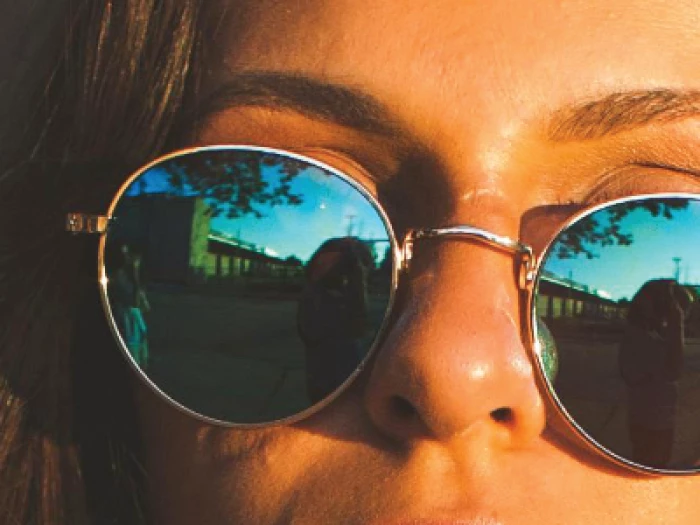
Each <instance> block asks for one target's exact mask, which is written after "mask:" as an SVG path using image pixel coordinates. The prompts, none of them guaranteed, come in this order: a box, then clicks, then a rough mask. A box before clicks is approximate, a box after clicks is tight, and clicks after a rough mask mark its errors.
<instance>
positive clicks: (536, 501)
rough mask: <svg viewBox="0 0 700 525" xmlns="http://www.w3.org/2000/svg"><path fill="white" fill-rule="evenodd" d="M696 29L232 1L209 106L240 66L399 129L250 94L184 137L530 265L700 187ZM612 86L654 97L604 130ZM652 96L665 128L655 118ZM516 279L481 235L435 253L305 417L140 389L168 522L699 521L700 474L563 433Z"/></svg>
mask: <svg viewBox="0 0 700 525" xmlns="http://www.w3.org/2000/svg"><path fill="white" fill-rule="evenodd" d="M241 16H242V18H240V20H243V21H244V23H239V22H238V20H239V19H237V18H236V17H241ZM699 16H700V6H698V5H697V3H696V2H691V1H682V2H673V3H672V4H669V3H667V2H663V1H661V0H652V1H648V0H645V1H642V0H637V1H634V0H618V1H615V2H612V3H611V2H603V1H602V0H591V1H588V2H561V1H555V0H543V1H538V2H530V1H521V2H512V1H506V0H495V1H490V2H471V1H467V2H465V1H464V0H441V1H437V2H435V1H430V2H429V1H427V0H426V1H423V0H419V1H415V2H410V3H406V2H400V1H398V0H397V1H385V2H375V3H367V4H365V5H363V6H362V7H361V8H360V7H358V4H357V2H352V1H350V0H337V1H335V0H334V1H333V2H330V1H325V2H324V1H321V0H309V1H305V2H295V3H292V4H289V3H286V2H279V1H273V0H262V1H257V2H250V4H249V5H248V6H247V7H246V8H243V9H242V10H241V8H240V7H239V6H237V5H236V6H234V5H231V7H230V10H229V12H228V17H229V18H225V19H224V20H223V21H222V23H221V25H220V28H221V29H220V31H219V33H218V35H217V38H216V40H215V41H214V42H213V44H214V45H212V46H211V48H212V49H213V50H215V51H216V52H215V53H213V54H214V57H213V58H212V64H211V65H210V68H209V69H210V70H211V75H210V77H209V78H208V79H207V84H206V89H207V91H208V92H214V91H216V89H217V88H219V87H220V86H221V83H222V82H224V81H225V79H227V78H228V79H230V78H231V75H235V74H240V73H242V72H246V73H255V74H259V73H263V72H264V73H266V74H267V73H270V74H284V75H295V76H301V77H308V78H309V79H311V80H312V81H313V82H320V83H325V84H331V85H335V86H345V87H347V88H348V89H352V90H359V91H360V92H362V93H364V94H367V95H368V96H369V97H371V99H372V100H375V101H376V102H377V103H378V105H379V106H380V107H381V108H383V110H385V111H386V112H387V113H388V116H389V117H390V121H391V126H389V128H390V129H387V130H381V129H367V128H366V127H365V128H363V129H357V128H353V127H352V124H348V123H347V122H345V123H344V122H337V121H335V120H334V119H332V118H330V117H329V116H328V114H325V116H319V115H314V112H313V111H307V110H301V109H300V108H296V109H295V108H294V107H293V105H291V104H288V103H284V104H280V103H279V99H278V100H277V101H276V102H275V101H270V99H269V98H265V97H264V96H259V97H257V98H254V99H248V100H240V101H239V102H235V101H233V99H231V100H229V101H228V103H233V104H236V105H235V106H227V107H217V108H216V111H214V112H213V113H211V114H209V115H208V117H207V118H206V119H205V120H204V121H203V122H202V123H201V127H200V129H199V133H198V134H197V136H196V137H194V138H192V140H191V143H194V144H220V143H229V144H234V143H240V144H244V143H247V144H259V145H263V146H272V147H280V148H285V149H291V150H296V151H299V150H304V149H307V148H325V149H327V150H329V151H331V152H333V153H332V154H331V155H329V156H328V158H327V159H322V160H325V161H326V162H328V163H330V164H332V165H333V166H335V167H337V168H338V169H341V170H349V171H350V172H351V173H353V176H355V175H356V176H357V178H358V180H360V181H361V182H362V183H363V184H366V185H367V186H368V187H369V189H370V191H372V192H373V193H376V194H377V195H378V198H379V200H380V201H382V203H383V205H385V206H386V207H387V209H388V210H389V214H390V217H391V219H392V221H393V222H394V223H395V226H396V228H397V232H398V233H399V235H400V232H401V231H402V229H405V228H408V227H416V226H418V227H435V226H440V225H445V224H470V225H474V226H477V227H480V228H484V229H488V230H490V231H493V232H496V233H498V234H500V235H506V236H509V237H511V238H517V239H520V240H521V241H522V242H526V243H528V244H530V245H532V246H533V247H534V248H535V250H536V251H538V250H541V249H542V248H543V247H544V245H545V244H546V242H547V241H548V239H549V238H550V237H551V235H552V234H553V233H554V232H555V231H556V229H557V228H558V227H559V226H560V225H561V224H562V223H563V222H564V221H565V220H566V219H567V218H568V217H569V216H571V214H573V213H575V212H576V211H577V210H579V209H581V208H582V207H583V206H585V205H586V204H590V203H595V202H600V201H603V200H606V199H611V198H616V197H622V196H624V195H629V194H633V193H650V192H657V191H686V192H694V193H700V180H699V179H698V178H697V174H698V173H700V147H698V146H700V133H699V132H700V128H699V121H698V112H697V110H696V106H697V100H698V95H697V93H698V92H700V67H698V64H699V62H698V59H697V57H698V56H700V26H698V24H696V23H694V22H693V21H696V20H697V19H698V17H699ZM620 93H628V94H631V95H628V96H627V99H626V100H627V101H628V102H629V100H630V97H631V99H634V97H635V96H638V95H639V94H640V93H646V94H647V97H651V98H648V99H647V102H649V100H651V106H649V105H647V106H644V105H643V104H642V105H637V106H635V111H636V113H635V115H642V116H639V118H635V119H632V120H631V121H630V122H627V123H625V124H624V125H620V126H617V128H615V129H614V130H613V129H611V128H610V123H609V122H608V123H606V126H607V128H606V129H602V128H600V127H599V128H596V129H595V130H593V128H591V125H590V122H583V123H582V121H581V119H580V118H578V119H574V120H573V121H572V120H570V119H571V115H572V108H573V110H575V109H579V110H580V109H581V108H584V107H586V105H587V104H590V103H591V101H594V100H596V101H603V103H604V102H605V101H608V102H609V101H610V100H619V97H620V96H621V95H620ZM654 93H656V95H654ZM671 93H674V94H677V96H672V95H670V94H671ZM611 97H612V98H611ZM615 97H617V98H615ZM654 97H656V98H654ZM664 97H665V98H664ZM662 99H663V100H665V101H666V102H667V103H668V104H667V105H668V108H667V109H668V111H667V112H666V113H664V116H653V115H651V113H653V111H652V112H651V113H650V112H649V111H646V113H645V107H646V110H648V109H649V107H652V106H653V107H654V108H658V105H659V104H660V103H661V102H660V101H662ZM681 103H682V104H681ZM601 107H603V106H598V108H597V109H600V108H601ZM579 117H580V114H579ZM616 118H618V122H619V119H620V118H622V117H620V116H619V115H618V116H617V117H616ZM567 119H568V120H567ZM553 123H554V124H553ZM567 123H568V124H567ZM566 125H568V129H567V130H564V128H563V127H562V126H564V127H566ZM574 132H576V133H574ZM393 139H395V140H393ZM344 159H345V160H344ZM358 166H359V168H358ZM512 268H513V262H512V259H511V258H510V257H509V256H508V255H506V254H503V253H501V252H498V251H493V250H489V249H485V248H484V247H483V246H482V245H479V244H468V243H456V242H452V241H442V240H440V241H432V240H431V241H426V242H425V243H423V244H422V245H421V246H420V248H419V249H417V250H416V253H415V260H414V264H413V266H412V270H411V274H410V275H409V276H408V277H407V278H406V279H405V280H404V282H403V283H402V289H401V290H400V294H399V300H398V304H397V306H396V308H395V311H394V315H393V318H392V324H391V326H390V329H389V330H388V332H387V334H386V337H385V339H384V341H383V343H382V345H381V347H380V349H379V352H378V353H377V354H376V356H375V359H374V361H373V363H372V366H371V367H369V369H368V370H367V371H366V372H365V373H363V374H362V375H361V376H360V377H359V378H358V380H357V381H356V382H355V383H354V384H353V385H352V387H351V388H350V389H348V390H347V391H346V392H345V393H344V394H343V395H342V396H341V397H339V398H338V399H337V400H336V401H334V402H333V403H332V404H330V405H329V406H327V407H326V408H325V409H323V410H322V411H320V412H318V413H316V414H315V415H313V416H312V417H310V418H308V419H306V420H303V421H301V422H299V423H297V424H294V425H288V426H283V427H272V428H268V429H263V430H258V431H240V430H231V429H223V428H218V427H214V426H208V425H205V424H203V423H200V422H197V421H195V420H194V419H192V418H189V417H187V416H185V415H183V414H180V413H179V412H177V411H175V410H174V409H172V408H169V407H167V406H166V405H164V404H163V402H162V401H160V400H158V399H156V398H155V396H154V395H152V394H151V393H149V392H147V391H146V390H145V389H144V388H142V387H137V396H138V399H139V406H140V407H141V419H142V421H143V427H144V437H145V442H146V449H147V450H146V451H147V457H148V464H147V469H148V472H149V479H150V480H151V494H152V504H153V509H154V513H155V515H156V517H157V520H158V523H163V524H168V525H180V524H190V523H199V524H212V525H213V524H217V525H218V524H224V525H225V524H240V523H255V524H261V525H263V524H280V525H281V524H319V523H324V524H325V523H342V524H349V525H360V524H377V525H379V524H382V525H386V524H392V525H393V524H397V525H398V524H407V523H411V524H420V523H424V524H428V523H464V524H471V525H475V524H492V523H494V524H497V523H500V524H503V525H531V524H540V523H552V524H553V523H566V524H567V525H591V524H598V523H634V524H636V525H652V524H654V525H656V524H665V523H668V524H674V525H676V524H680V525H685V524H687V525H691V524H693V523H695V522H696V521H697V516H698V513H700V503H699V502H698V499H697V493H698V490H700V478H697V477H692V476H691V477H669V476H648V475H641V474H635V473H632V472H630V471H629V470H625V469H623V468H621V467H617V466H615V465H613V464H612V463H611V462H609V461H608V460H606V459H604V458H602V457H600V456H597V455H595V454H594V453H593V452H591V451H590V450H588V449H587V448H585V447H584V446H583V445H582V443H581V442H580V440H578V439H576V438H575V437H574V436H572V435H571V433H570V432H568V431H567V430H566V429H565V428H563V426H562V425H561V422H560V421H558V417H557V415H556V414H555V413H554V411H553V408H552V407H551V406H549V404H548V403H547V402H546V401H545V400H544V398H543V396H542V393H541V390H540V389H539V388H538V385H537V381H536V379H535V373H534V371H533V369H532V364H531V361H530V357H529V351H528V349H527V348H526V343H524V342H523V335H522V333H521V324H522V319H521V311H520V310H519V304H520V295H519V291H518V288H517V283H516V282H515V279H514V278H513V271H512ZM491 520H493V521H491Z"/></svg>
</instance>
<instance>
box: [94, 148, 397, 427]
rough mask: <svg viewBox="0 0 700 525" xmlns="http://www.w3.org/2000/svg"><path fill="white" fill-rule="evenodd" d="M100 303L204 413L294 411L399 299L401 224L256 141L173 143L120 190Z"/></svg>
mask: <svg viewBox="0 0 700 525" xmlns="http://www.w3.org/2000/svg"><path fill="white" fill-rule="evenodd" d="M111 215H112V220H111V221H110V227H109V230H108V232H107V234H106V237H105V243H104V271H105V276H106V283H105V286H104V290H105V296H106V303H107V305H108V308H109V311H110V313H111V316H112V320H113V325H114V328H115V330H116V332H117V334H118V335H119V338H120V340H121V342H122V343H123V345H124V348H125V349H126V350H127V351H128V355H129V358H130V360H131V362H132V364H133V365H134V366H135V367H137V368H138V370H139V371H140V372H141V373H142V374H143V375H144V376H145V378H146V379H147V381H149V382H150V383H151V384H152V386H154V387H155V388H156V389H157V390H158V391H159V392H160V393H162V394H164V395H165V396H166V397H167V398H168V399H169V400H170V401H171V402H173V403H175V404H176V405H178V406H179V407H181V408H183V409H185V410H187V411H189V412H191V413H195V414H197V415H199V416H201V417H204V418H206V419H209V420H216V421H221V422H226V423H231V424H241V425H250V424H261V423H268V422H274V421H281V420H288V419H289V418H293V417H297V416H299V415H301V414H304V413H306V412H307V411H309V410H310V409H311V408H312V407H314V406H317V405H319V404H320V403H322V402H323V401H324V400H327V399H329V397H332V396H333V395H334V394H335V393H336V392H338V391H339V389H340V387H341V386H342V385H344V384H346V383H347V382H348V381H349V380H350V379H351V378H352V377H353V376H354V375H355V374H356V373H357V371H358V369H359V368H360V367H361V365H362V363H363V362H364V361H365V360H366V359H367V357H368V354H369V352H370V350H371V348H372V345H373V343H374V341H375V339H376V337H377V333H378V332H379V329H380V327H381V326H382V323H383V321H384V317H385V315H386V312H387V310H388V308H389V304H390V301H391V296H392V290H393V285H392V283H393V278H394V265H395V261H394V253H395V252H394V248H393V244H392V243H393V240H392V239H393V235H392V233H391V230H390V227H389V226H388V223H387V221H386V219H385V218H384V216H383V215H382V213H381V212H380V211H379V209H378V207H377V206H375V205H374V203H373V202H372V200H371V199H370V197H369V195H368V194H367V192H366V191H365V190H363V189H362V188H361V187H360V186H359V185H358V184H356V183H355V182H353V181H352V180H350V179H349V178H347V177H345V176H344V175H342V174H340V173H338V172H336V171H335V170H333V169H332V168H329V167H326V166H324V165H321V164H319V163H317V162H315V161H312V160H310V159H305V158H303V157H300V156H295V155H292V154H283V153H281V152H276V151H274V150H265V149H257V148H213V149H207V148H205V149H200V150H193V151H190V152H185V153H184V154H179V155H175V156H173V157H170V158H166V159H165V160H162V161H160V162H158V163H156V164H155V165H152V166H150V167H149V168H148V169H146V170H145V171H143V172H141V173H140V174H138V175H137V176H135V178H133V180H131V181H130V183H129V184H128V186H127V187H126V188H125V189H124V191H123V193H122V194H121V195H120V196H119V197H118V199H117V200H116V204H115V205H114V207H113V210H112V213H111Z"/></svg>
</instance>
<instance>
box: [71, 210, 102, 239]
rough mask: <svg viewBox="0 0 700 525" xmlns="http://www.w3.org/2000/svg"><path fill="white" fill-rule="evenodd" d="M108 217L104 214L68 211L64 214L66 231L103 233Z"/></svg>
mask: <svg viewBox="0 0 700 525" xmlns="http://www.w3.org/2000/svg"><path fill="white" fill-rule="evenodd" d="M108 223H109V217H106V216H104V215H89V214H85V213H68V214H67V215H66V231H69V232H71V233H75V234H78V233H104V232H105V231H106V230H107V224H108Z"/></svg>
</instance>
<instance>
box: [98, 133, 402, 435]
mask: <svg viewBox="0 0 700 525" xmlns="http://www.w3.org/2000/svg"><path fill="white" fill-rule="evenodd" d="M235 151H241V152H246V151H247V152H258V153H261V154H267V155H278V156H284V157H287V158H291V159H294V160H298V161H300V162H305V163H308V164H310V165H311V166H314V167H316V168H318V169H321V170H324V171H327V172H330V173H331V174H333V175H335V176H337V177H339V178H340V179H341V180H343V181H344V182H345V183H347V184H349V185H350V186H351V187H353V188H354V189H355V190H357V191H358V192H360V194H362V195H363V196H364V197H365V199H367V201H368V202H369V203H370V204H371V205H372V207H373V208H374V210H375V211H376V212H377V214H378V215H379V217H380V218H381V220H382V222H383V223H384V226H385V228H386V231H387V234H388V236H389V244H390V248H391V257H392V261H393V267H392V271H391V289H390V290H389V300H388V303H387V307H386V311H385V312H384V317H383V319H382V322H381V324H380V325H379V328H378V330H377V335H376V336H375V338H374V341H373V342H372V345H371V346H370V348H369V350H368V351H367V354H366V355H365V357H364V359H363V360H362V361H361V362H360V364H359V365H358V366H357V368H356V369H355V371H354V372H353V373H352V374H351V375H350V376H348V378H347V379H346V380H345V381H344V382H343V383H342V384H341V385H340V386H338V388H337V389H336V390H335V391H334V392H333V393H332V394H330V395H329V396H327V397H325V398H324V399H322V400H321V401H319V402H318V403H316V404H314V405H311V406H310V407H308V408H306V409H304V410H303V411H301V412H298V413H295V414H292V415H290V416H288V417H285V418H281V419H276V420H272V421H266V422H259V423H236V422H232V421H226V420H221V419H217V418H214V417H211V416H207V415H205V414H201V413H199V412H196V411H194V410H192V409H191V408H188V407H187V406H185V405H183V404H181V403H179V402H178V401H176V400H175V399H173V398H172V397H170V396H169V395H168V394H167V393H165V392H164V391H163V390H161V389H160V388H159V387H158V385H156V384H155V383H154V382H153V381H152V380H151V379H150V378H149V377H148V375H147V374H146V373H145V372H144V371H143V370H142V369H141V368H140V367H139V366H138V364H137V363H136V360H135V359H134V357H133V356H132V354H131V352H130V351H129V349H128V347H127V345H126V342H125V341H124V339H123V337H122V335H121V334H120V333H119V329H118V327H117V323H116V319H115V318H114V314H113V313H112V308H111V305H110V302H109V293H108V291H107V281H108V279H107V273H106V268H105V247H106V245H107V242H108V237H109V223H110V222H111V221H112V220H113V218H114V211H115V209H116V208H117V206H118V205H119V203H120V201H121V198H122V196H123V195H124V193H125V192H126V190H127V189H128V188H129V187H130V186H131V184H132V183H133V182H134V181H135V180H136V179H138V178H139V177H140V176H141V175H143V174H144V173H145V172H147V171H148V170H150V169H152V168H153V167H155V166H157V165H159V164H162V163H164V162H167V161H169V160H172V159H175V158H180V157H183V156H188V155H199V154H205V153H207V152H235ZM106 217H107V225H108V226H107V227H106V228H105V229H104V231H103V232H102V233H101V234H100V240H99V246H98V256H97V275H98V287H99V290H100V301H101V303H102V308H103V309H104V312H105V316H106V318H107V324H108V325H109V328H110V330H111V332H112V335H113V336H114V338H115V340H116V341H117V346H119V348H120V350H121V353H122V354H123V356H124V357H125V358H126V360H127V362H128V363H129V366H130V367H131V368H132V370H133V371H134V372H135V373H136V374H137V376H138V377H139V378H140V380H141V381H143V382H144V383H145V384H146V386H148V387H149V388H150V389H151V390H152V391H153V392H154V393H155V394H156V395H157V396H158V397H159V398H161V399H162V400H163V401H165V402H166V403H167V404H168V405H170V406H172V407H173V408H175V409H177V410H178V411H180V412H182V413H184V414H186V415H189V416H191V417H194V418H196V419H197V420H199V421H202V422H204V423H208V424H213V425H217V426H221V427H225V428H235V429H254V428H265V427H270V426H276V425H284V424H289V423H294V422H297V421H300V420H302V419H304V418H307V417H309V416H311V415H312V414H314V413H316V412H318V411H320V410H322V409H323V408H324V407H326V406H327V405H328V404H330V403H331V402H333V400H334V399H336V398H337V397H339V396H340V395H341V394H342V393H343V392H344V391H345V390H347V388H348V387H349V386H350V385H351V384H352V383H353V382H354V380H355V379H356V378H357V376H358V375H359V374H360V373H361V372H362V370H363V369H364V368H365V367H366V365H367V363H368V362H369V361H370V360H371V359H372V358H373V356H374V354H375V352H376V350H377V347H378V344H379V341H380V340H381V339H382V337H383V335H384V332H385V330H386V327H387V325H388V320H389V315H390V313H391V311H392V308H393V306H394V301H395V296H396V288H397V285H398V275H399V266H400V261H401V253H400V249H399V244H398V241H397V239H396V234H395V232H394V230H393V227H392V225H391V222H390V221H389V217H388V216H387V214H386V212H385V211H384V208H383V207H382V206H381V204H380V203H379V202H378V201H377V199H376V198H375V197H374V196H373V195H372V193H371V192H370V191H369V190H368V189H367V188H365V187H364V186H363V185H362V183H360V182H359V181H357V180H356V179H354V178H352V177H351V176H349V175H347V174H346V173H344V172H343V171H341V170H339V169H338V168H336V167H334V166H332V165H330V164H327V163H326V162H322V161H320V160H317V159H315V158H313V157H310V156H308V155H304V154H300V153H295V152H293V151H289V150H284V149H278V148H272V147H267V146H258V145H248V144H218V145H208V146H198V147H192V148H184V149H180V150H177V151H174V152H171V153H168V154H166V155H162V156H160V157H158V158H156V159H154V160H152V161H151V162H149V163H148V164H146V165H144V166H142V167H141V168H139V169H138V170H136V171H135V172H133V173H132V174H131V175H129V176H128V177H127V178H126V180H125V181H124V183H122V185H121V186H120V187H119V189H118V190H117V192H116V193H115V195H114V197H113V198H112V201H111V202H110V204H109V207H108V209H107V213H106Z"/></svg>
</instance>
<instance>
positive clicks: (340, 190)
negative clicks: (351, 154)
mask: <svg viewBox="0 0 700 525" xmlns="http://www.w3.org/2000/svg"><path fill="white" fill-rule="evenodd" d="M262 177H263V179H264V180H265V181H266V182H268V183H269V184H270V189H274V188H276V187H277V185H278V180H279V177H280V175H279V173H278V170H277V167H275V166H265V167H264V168H263V170H262ZM290 187H291V188H290V193H291V194H293V195H299V196H300V197H301V200H302V203H301V204H298V205H288V204H283V205H274V206H270V205H269V204H259V203H253V207H254V208H255V209H256V210H258V211H259V212H260V213H261V214H262V215H263V217H261V218H258V217H255V216H253V215H250V214H248V215H244V216H242V217H237V218H233V219H228V218H226V216H225V215H226V214H225V212H224V213H222V214H221V216H218V217H215V218H213V219H212V220H211V231H213V232H216V233H219V234H222V235H223V236H231V237H233V238H235V239H237V240H240V241H244V242H246V243H252V244H255V245H256V246H257V247H259V248H260V249H265V252H266V253H268V254H269V255H274V256H277V257H281V258H286V257H289V256H292V255H294V256H296V257H297V258H299V259H301V260H302V261H304V262H306V261H307V260H308V259H309V258H310V257H311V255H312V254H313V252H315V251H316V249H317V248H318V247H319V246H320V245H321V244H322V243H323V242H324V241H325V240H327V239H330V238H333V237H345V236H354V237H359V238H360V239H362V240H375V241H376V240H381V241H382V242H375V243H373V244H374V248H375V252H376V255H377V258H378V261H379V260H381V258H383V256H384V254H385V252H386V248H387V247H388V245H389V243H388V235H387V233H386V230H385V227H384V224H383V222H382V220H381V218H380V216H379V215H378V213H377V212H376V211H375V209H374V208H373V207H372V205H371V204H370V203H369V202H368V201H367V200H366V199H365V198H364V197H363V196H362V194H360V193H359V192H358V191H357V190H355V189H354V188H352V187H351V186H350V185H349V184H347V183H346V182H344V181H343V180H341V179H340V178H338V177H335V176H329V175H326V174H325V172H323V171H321V170H320V169H318V168H315V167H310V168H308V169H306V170H304V171H302V172H300V173H299V174H298V175H297V176H296V177H294V178H293V179H292V180H291V182H290ZM171 191H172V189H171V188H170V185H169V184H168V174H167V172H166V171H164V170H162V169H153V170H150V171H149V172H146V173H145V174H144V175H143V176H142V177H141V178H140V180H139V181H138V182H137V184H135V185H133V186H132V187H130V188H129V189H128V190H127V192H126V193H125V194H126V196H133V195H137V194H139V193H154V194H155V193H161V192H171ZM190 194H191V193H190Z"/></svg>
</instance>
